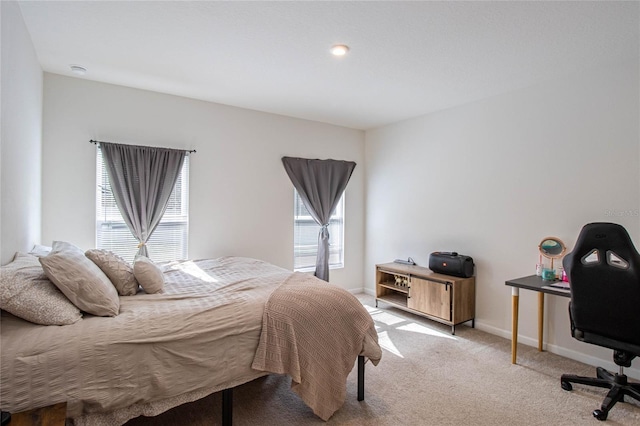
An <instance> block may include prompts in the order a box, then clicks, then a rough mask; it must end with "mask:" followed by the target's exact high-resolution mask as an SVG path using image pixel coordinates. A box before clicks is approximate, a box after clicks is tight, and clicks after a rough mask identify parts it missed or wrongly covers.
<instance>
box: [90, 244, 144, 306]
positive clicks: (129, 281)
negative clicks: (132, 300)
mask: <svg viewBox="0 0 640 426" xmlns="http://www.w3.org/2000/svg"><path fill="white" fill-rule="evenodd" d="M84 254H85V256H87V257H88V258H89V259H91V261H93V263H95V264H96V265H98V267H99V268H100V269H101V270H102V272H104V273H105V275H106V276H107V277H109V279H110V280H111V282H112V283H113V285H114V286H115V287H116V290H118V294H119V295H120V296H133V295H134V294H136V293H137V292H138V281H136V277H135V276H134V275H133V267H132V266H131V265H130V264H129V263H128V262H127V261H126V260H124V259H123V258H122V257H120V256H118V255H117V254H115V253H114V252H112V251H107V250H100V249H91V250H87V251H85V252H84Z"/></svg>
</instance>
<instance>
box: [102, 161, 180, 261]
mask: <svg viewBox="0 0 640 426" xmlns="http://www.w3.org/2000/svg"><path fill="white" fill-rule="evenodd" d="M97 152H98V155H97V167H96V170H97V182H98V187H97V190H96V242H97V244H96V247H98V248H100V249H105V250H110V251H112V252H114V253H117V254H119V255H120V256H122V257H123V258H125V259H126V260H127V261H130V262H131V261H133V259H134V257H135V255H136V253H137V252H138V240H137V239H136V238H135V237H134V236H133V235H132V234H131V231H129V227H128V226H127V224H126V223H125V222H124V220H123V219H122V215H121V214H120V210H118V207H117V206H116V202H115V199H114V198H113V193H112V192H111V185H110V183H109V175H108V174H107V169H106V167H105V164H104V161H103V159H102V150H100V149H99V148H98V149H97ZM188 235H189V156H186V157H185V159H184V164H183V166H182V170H181V171H180V174H179V175H178V180H177V181H176V185H175V187H174V188H173V192H172V193H171V198H169V204H168V205H167V209H166V210H165V212H164V215H163V216H162V219H161V220H160V224H159V225H158V227H157V228H156V230H155V231H154V232H153V234H152V235H151V238H149V241H147V249H148V250H149V256H150V257H151V258H152V259H153V261H154V262H162V261H166V260H176V259H187V247H188Z"/></svg>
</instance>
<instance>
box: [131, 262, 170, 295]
mask: <svg viewBox="0 0 640 426" xmlns="http://www.w3.org/2000/svg"><path fill="white" fill-rule="evenodd" d="M133 275H135V277H136V280H137V281H138V283H139V284H140V287H142V289H143V290H144V291H145V292H146V293H148V294H153V293H162V290H163V288H164V274H163V273H162V269H160V267H158V265H156V264H155V263H153V261H152V260H151V259H149V258H148V257H145V256H140V255H138V256H136V258H135V260H134V262H133Z"/></svg>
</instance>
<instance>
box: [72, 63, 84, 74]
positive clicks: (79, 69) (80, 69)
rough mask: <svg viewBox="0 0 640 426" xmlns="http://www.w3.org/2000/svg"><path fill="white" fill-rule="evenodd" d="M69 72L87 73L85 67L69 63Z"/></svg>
mask: <svg viewBox="0 0 640 426" xmlns="http://www.w3.org/2000/svg"><path fill="white" fill-rule="evenodd" d="M70 68H71V72H72V73H74V74H75V75H85V74H86V73H87V69H86V68H85V67H81V66H80V65H70Z"/></svg>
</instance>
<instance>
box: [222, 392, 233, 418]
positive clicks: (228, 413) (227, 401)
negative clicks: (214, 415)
mask: <svg viewBox="0 0 640 426" xmlns="http://www.w3.org/2000/svg"><path fill="white" fill-rule="evenodd" d="M232 415H233V388H229V389H225V390H223V391H222V426H231V424H232V423H233V417H232Z"/></svg>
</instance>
